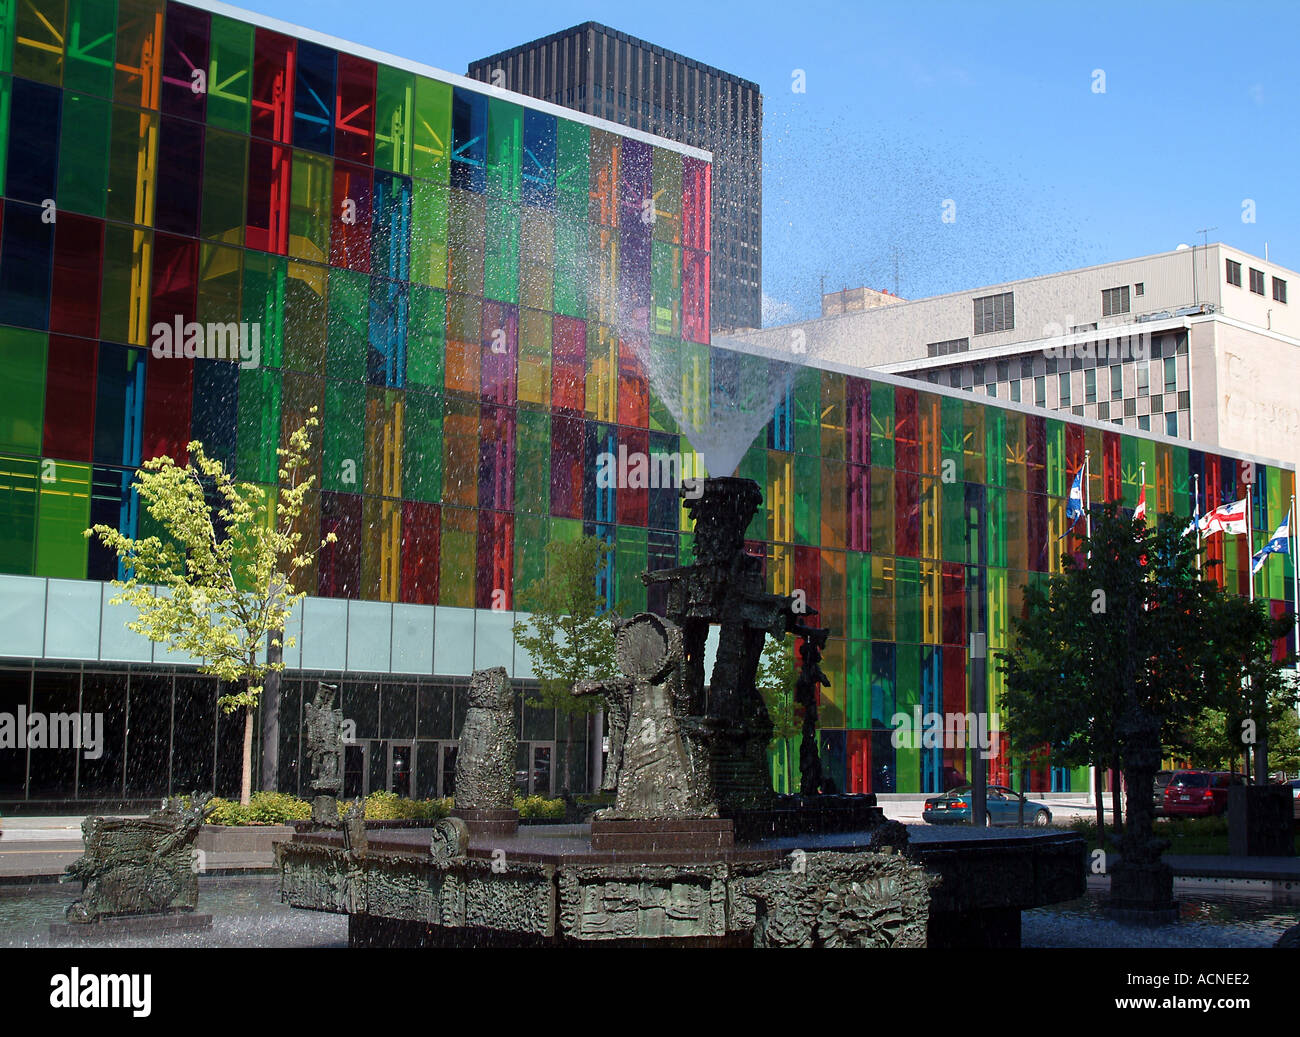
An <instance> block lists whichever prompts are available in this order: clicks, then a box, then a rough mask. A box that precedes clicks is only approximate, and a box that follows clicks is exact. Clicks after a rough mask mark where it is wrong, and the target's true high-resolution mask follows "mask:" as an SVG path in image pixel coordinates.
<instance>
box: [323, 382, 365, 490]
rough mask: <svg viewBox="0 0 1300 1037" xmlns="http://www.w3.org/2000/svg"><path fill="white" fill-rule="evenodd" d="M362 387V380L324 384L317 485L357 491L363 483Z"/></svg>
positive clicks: (363, 418) (363, 411)
mask: <svg viewBox="0 0 1300 1037" xmlns="http://www.w3.org/2000/svg"><path fill="white" fill-rule="evenodd" d="M365 414H366V386H365V384H364V383H362V382H328V381H327V382H326V383H325V420H324V422H323V423H322V425H323V434H322V439H321V445H322V449H323V455H322V458H321V486H322V488H324V489H326V490H334V491H336V492H340V493H358V492H360V489H361V487H362V486H364V485H365V433H366V421H365Z"/></svg>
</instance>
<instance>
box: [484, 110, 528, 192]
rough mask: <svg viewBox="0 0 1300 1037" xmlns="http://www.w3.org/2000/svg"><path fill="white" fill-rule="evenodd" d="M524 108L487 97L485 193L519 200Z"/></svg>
mask: <svg viewBox="0 0 1300 1037" xmlns="http://www.w3.org/2000/svg"><path fill="white" fill-rule="evenodd" d="M523 141H524V110H523V108H521V107H520V106H519V105H517V104H514V103H512V102H510V101H503V100H501V99H500V98H499V97H490V98H488V135H487V193H488V194H489V195H491V196H493V197H496V198H502V199H505V200H506V201H509V202H513V203H517V202H518V201H519V163H520V156H521V154H522V152H523Z"/></svg>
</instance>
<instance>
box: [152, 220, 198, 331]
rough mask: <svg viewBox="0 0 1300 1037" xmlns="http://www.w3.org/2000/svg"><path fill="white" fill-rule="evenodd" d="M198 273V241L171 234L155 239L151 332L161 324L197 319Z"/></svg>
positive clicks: (155, 237)
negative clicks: (177, 320) (178, 319)
mask: <svg viewBox="0 0 1300 1037" xmlns="http://www.w3.org/2000/svg"><path fill="white" fill-rule="evenodd" d="M198 270H199V243H198V242H197V241H194V240H192V239H190V238H177V237H173V236H172V235H170V234H156V235H155V236H154V261H153V305H152V307H151V308H150V310H149V316H150V329H151V331H152V329H153V327H154V325H156V324H158V323H159V322H164V323H167V324H170V325H174V324H175V320H176V318H177V317H180V318H181V319H182V320H183V321H185V322H189V321H193V320H195V319H196V317H195V312H196V308H197V300H198Z"/></svg>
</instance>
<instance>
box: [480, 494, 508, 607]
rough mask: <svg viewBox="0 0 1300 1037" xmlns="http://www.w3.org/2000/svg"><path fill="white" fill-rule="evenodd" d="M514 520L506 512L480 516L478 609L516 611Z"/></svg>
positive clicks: (482, 513)
mask: <svg viewBox="0 0 1300 1037" xmlns="http://www.w3.org/2000/svg"><path fill="white" fill-rule="evenodd" d="M514 526H515V518H514V516H513V515H510V514H508V513H506V512H503V511H480V512H479V513H478V572H477V574H476V575H477V579H476V581H475V585H476V593H475V595H474V603H475V607H476V608H481V609H495V610H508V609H511V608H514V587H513V580H514V542H515V537H514Z"/></svg>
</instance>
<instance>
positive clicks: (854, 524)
mask: <svg viewBox="0 0 1300 1037" xmlns="http://www.w3.org/2000/svg"><path fill="white" fill-rule="evenodd" d="M846 467H847V471H846V472H845V485H846V487H847V497H848V502H847V506H848V514H849V528H848V534H847V535H848V547H849V550H850V551H870V550H871V469H870V468H869V467H867V466H866V465H864V464H851V465H848V466H846Z"/></svg>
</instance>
